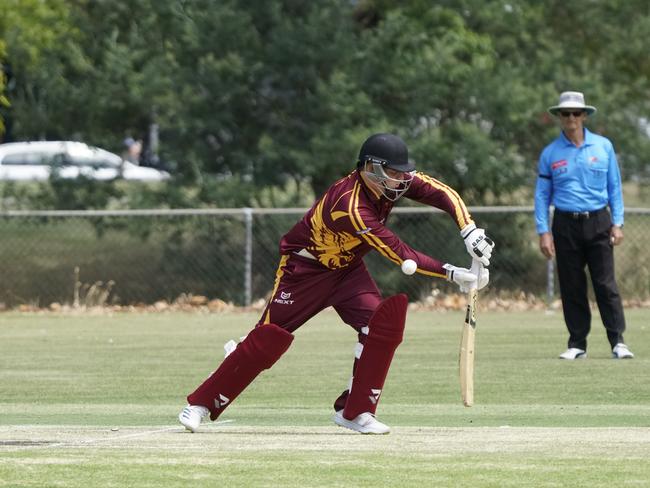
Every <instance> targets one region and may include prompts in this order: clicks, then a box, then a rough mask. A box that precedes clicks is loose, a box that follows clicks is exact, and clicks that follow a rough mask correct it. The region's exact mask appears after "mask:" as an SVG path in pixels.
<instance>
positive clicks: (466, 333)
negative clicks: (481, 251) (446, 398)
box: [458, 260, 483, 407]
mask: <svg viewBox="0 0 650 488" xmlns="http://www.w3.org/2000/svg"><path fill="white" fill-rule="evenodd" d="M482 268H483V267H482V265H481V263H480V262H479V261H477V260H473V261H472V268H471V271H472V273H475V274H476V275H477V276H479V278H480V273H481V270H482ZM477 283H478V280H477ZM477 298H478V289H477V288H476V287H474V288H472V289H471V290H470V291H469V293H468V297H467V312H466V313H465V323H464V324H463V333H462V334H461V338H460V354H459V358H458V364H459V366H460V394H461V398H462V400H463V405H465V406H466V407H471V406H472V405H474V335H475V334H476V299H477Z"/></svg>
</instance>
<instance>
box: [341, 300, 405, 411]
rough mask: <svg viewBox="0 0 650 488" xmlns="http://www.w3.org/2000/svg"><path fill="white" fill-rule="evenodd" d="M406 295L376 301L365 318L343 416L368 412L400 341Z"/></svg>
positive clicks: (371, 408)
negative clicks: (363, 336)
mask: <svg viewBox="0 0 650 488" xmlns="http://www.w3.org/2000/svg"><path fill="white" fill-rule="evenodd" d="M407 306H408V298H407V297H406V295H404V294H403V293H402V294H399V295H395V296H392V297H388V298H387V299H386V300H384V301H383V302H381V303H380V304H379V307H377V310H375V313H374V314H373V315H372V317H370V320H369V321H368V337H367V338H366V340H365V344H364V345H363V352H362V353H361V358H359V361H358V363H357V367H356V371H355V373H354V379H353V380H352V389H351V391H350V393H349V395H348V398H347V401H346V402H345V409H344V410H343V416H344V417H345V418H346V419H348V420H352V419H354V418H355V417H356V416H357V415H360V414H362V413H364V412H370V413H372V414H374V413H375V411H376V410H377V403H378V402H379V396H380V395H381V390H382V388H383V387H384V381H386V376H387V375H388V369H389V368H390V363H391V361H392V360H393V355H394V354H395V350H396V349H397V346H399V344H400V343H401V342H402V337H403V335H404V324H405V323H406V308H407Z"/></svg>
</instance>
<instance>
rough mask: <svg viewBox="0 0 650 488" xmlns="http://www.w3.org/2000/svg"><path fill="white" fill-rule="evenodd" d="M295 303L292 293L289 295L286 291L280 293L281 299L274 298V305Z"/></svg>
mask: <svg viewBox="0 0 650 488" xmlns="http://www.w3.org/2000/svg"><path fill="white" fill-rule="evenodd" d="M293 302H295V300H291V292H289V293H287V292H284V291H281V292H280V297H279V298H277V297H276V298H274V299H273V303H278V304H280V305H293Z"/></svg>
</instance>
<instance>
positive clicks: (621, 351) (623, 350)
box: [612, 342, 634, 359]
mask: <svg viewBox="0 0 650 488" xmlns="http://www.w3.org/2000/svg"><path fill="white" fill-rule="evenodd" d="M633 357H634V354H632V351H630V350H629V349H628V348H627V346H626V345H625V344H623V343H622V342H619V343H618V344H616V345H615V346H614V349H612V358H614V359H632V358H633Z"/></svg>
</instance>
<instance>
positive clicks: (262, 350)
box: [241, 324, 293, 369]
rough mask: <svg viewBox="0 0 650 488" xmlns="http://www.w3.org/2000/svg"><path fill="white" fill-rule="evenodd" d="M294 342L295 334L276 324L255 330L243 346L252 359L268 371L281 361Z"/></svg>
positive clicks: (261, 326) (262, 326)
mask: <svg viewBox="0 0 650 488" xmlns="http://www.w3.org/2000/svg"><path fill="white" fill-rule="evenodd" d="M292 342H293V334H291V333H290V332H287V331H286V330H284V329H283V328H282V327H278V326H277V325H275V324H264V325H260V326H259V327H256V328H255V329H253V330H252V331H251V332H250V333H249V334H248V336H247V337H246V339H245V340H244V342H242V344H241V345H244V344H246V346H247V347H245V350H244V351H243V352H246V353H247V354H248V355H250V356H251V357H254V358H256V359H257V361H259V365H260V366H261V367H262V368H263V369H268V368H270V367H271V366H273V365H274V364H275V362H276V361H277V360H278V359H280V357H281V356H282V355H283V354H284V353H285V352H286V351H287V349H289V346H290V345H291V343H292Z"/></svg>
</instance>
